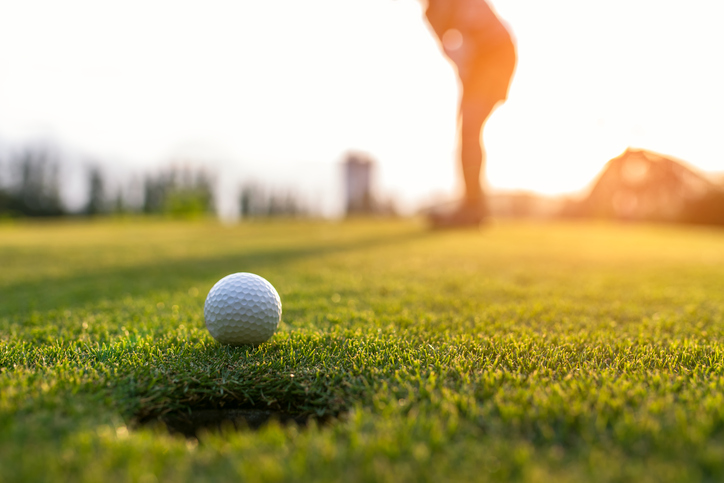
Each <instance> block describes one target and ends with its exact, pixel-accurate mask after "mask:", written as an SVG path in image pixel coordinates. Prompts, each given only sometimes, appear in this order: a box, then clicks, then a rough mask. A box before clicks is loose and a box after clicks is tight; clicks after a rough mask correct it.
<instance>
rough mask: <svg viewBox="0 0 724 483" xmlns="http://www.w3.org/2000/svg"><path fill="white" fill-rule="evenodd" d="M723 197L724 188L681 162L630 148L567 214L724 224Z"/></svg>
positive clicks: (605, 170) (615, 160)
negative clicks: (723, 190)
mask: <svg viewBox="0 0 724 483" xmlns="http://www.w3.org/2000/svg"><path fill="white" fill-rule="evenodd" d="M721 201H724V197H722V194H721V188H720V187H718V186H717V185H715V184H714V183H713V182H712V181H711V180H709V179H708V178H707V177H706V176H704V175H702V174H700V173H698V172H696V171H695V170H694V169H692V168H690V167H688V166H686V165H685V164H684V163H683V162H681V161H679V160H676V159H673V158H670V157H667V156H663V155H661V154H656V153H653V152H651V151H646V150H643V149H632V148H629V149H627V150H626V151H625V152H624V153H623V154H621V155H620V156H617V157H615V158H613V159H612V160H610V161H609V162H608V163H607V164H606V166H605V168H604V169H603V171H602V172H601V174H600V175H599V177H598V179H597V180H596V182H595V184H594V185H593V187H592V189H591V191H590V193H589V194H588V196H587V197H586V198H585V199H583V200H581V201H579V202H572V203H570V204H569V205H568V207H566V209H565V210H564V214H565V215H568V216H583V217H593V218H604V219H617V220H632V221H668V222H690V223H722V222H724V204H722V203H721ZM717 204H718V205H719V207H717ZM717 219H720V220H721V221H717Z"/></svg>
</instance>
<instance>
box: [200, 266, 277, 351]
mask: <svg viewBox="0 0 724 483" xmlns="http://www.w3.org/2000/svg"><path fill="white" fill-rule="evenodd" d="M281 318H282V302H281V300H280V299H279V294H278V293H277V291H276V290H274V287H273V286H272V284H270V283H269V282H267V281H266V280H265V279H264V278H262V277H260V276H259V275H255V274H253V273H243V272H242V273H233V274H231V275H227V276H226V277H224V278H222V279H221V280H219V281H218V282H216V285H214V286H213V287H212V288H211V291H209V295H208V296H207V297H206V303H205V304H204V319H205V320H206V328H207V329H209V332H210V333H211V335H212V336H213V338H214V339H216V340H218V341H219V342H221V343H222V344H230V345H245V344H250V345H254V344H260V343H262V342H264V341H266V340H267V339H269V337H271V336H272V335H274V332H275V331H276V330H277V326H278V325H279V321H280V320H281Z"/></svg>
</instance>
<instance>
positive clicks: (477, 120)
mask: <svg viewBox="0 0 724 483" xmlns="http://www.w3.org/2000/svg"><path fill="white" fill-rule="evenodd" d="M494 107H495V104H494V103H489V102H486V101H484V100H481V99H480V98H468V97H466V96H465V95H464V94H463V98H462V102H461V104H460V122H461V125H460V162H461V167H462V172H463V180H464V182H465V201H466V202H467V203H469V204H471V205H482V204H483V203H484V201H485V200H484V195H483V189H482V187H481V181H480V174H481V172H482V171H483V169H484V166H485V150H484V148H483V145H482V136H481V134H482V130H483V125H484V124H485V120H486V119H487V118H488V116H489V115H490V113H491V112H492V110H493V108H494Z"/></svg>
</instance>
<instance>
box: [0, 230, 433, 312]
mask: <svg viewBox="0 0 724 483" xmlns="http://www.w3.org/2000/svg"><path fill="white" fill-rule="evenodd" d="M425 236H427V232H425V231H423V230H416V231H411V232H405V233H401V234H397V235H394V236H389V235H386V236H378V237H372V238H365V239H363V240H355V241H352V242H344V243H335V244H325V245H319V246H307V247H303V248H288V249H279V250H269V249H263V250H256V251H249V252H246V253H238V254H231V255H224V256H219V257H203V258H192V259H185V260H166V261H163V262H160V263H155V264H143V265H136V266H130V267H121V268H116V267H114V268H111V269H107V270H104V269H99V270H98V271H96V272H93V273H83V274H77V275H72V276H66V277H57V278H52V279H46V280H42V281H38V280H35V281H29V282H21V283H17V284H10V285H8V286H6V287H4V288H3V294H2V300H0V317H7V316H23V315H25V314H27V313H29V312H32V311H46V310H51V309H71V308H75V307H81V306H84V305H87V304H89V303H94V302H98V301H101V300H109V301H113V300H118V299H121V298H123V297H126V296H129V295H130V296H140V295H144V294H148V293H151V292H159V291H177V290H182V289H188V288H190V287H192V286H194V285H198V284H199V283H200V282H204V281H215V280H217V279H218V278H220V277H221V276H222V275H226V274H228V273H233V272H239V271H251V272H254V271H259V270H260V269H263V268H275V267H278V266H280V265H284V264H289V263H291V262H294V261H297V260H301V259H304V258H312V257H317V256H322V255H329V254H336V253H342V252H347V251H355V250H364V249H370V248H376V247H381V246H385V245H394V244H400V243H405V242H409V241H413V240H415V239H419V238H423V237H425Z"/></svg>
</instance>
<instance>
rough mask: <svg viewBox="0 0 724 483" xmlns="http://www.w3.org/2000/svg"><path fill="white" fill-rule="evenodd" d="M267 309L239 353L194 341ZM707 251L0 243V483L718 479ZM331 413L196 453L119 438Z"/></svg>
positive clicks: (712, 251) (405, 227) (488, 242)
mask: <svg viewBox="0 0 724 483" xmlns="http://www.w3.org/2000/svg"><path fill="white" fill-rule="evenodd" d="M237 271H250V272H254V273H258V274H260V275H262V276H263V277H265V278H267V279H268V280H269V281H271V282H272V284H274V285H275V287H276V288H277V290H278V291H279V293H280V295H281V297H282V302H283V307H284V315H283V323H282V324H281V326H280V329H279V331H278V332H277V334H276V335H275V336H274V337H273V338H272V339H271V340H270V341H269V342H268V343H266V344H263V345H261V346H259V347H258V348H248V347H241V348H231V347H225V346H220V345H219V344H217V343H216V342H215V341H214V340H213V339H212V338H211V337H210V336H209V334H208V333H207V331H206V329H205V327H204V321H203V303H204V298H205V295H206V293H207V292H208V290H209V289H210V288H211V286H212V285H213V284H214V283H215V282H216V281H217V280H218V279H220V278H221V277H222V276H224V275H227V274H229V273H232V272H237ZM723 314H724V231H722V230H708V229H698V228H675V227H665V226H658V227H657V226H633V225H631V226H611V225H599V224H583V223H581V224H573V223H572V224H516V223H510V224H506V223H502V224H497V225H493V226H491V227H488V228H487V229H485V230H483V231H480V232H477V231H462V232H450V233H430V232H428V231H426V230H425V229H424V228H423V227H422V226H420V225H418V224H415V223H413V222H384V223H373V222H364V221H358V222H347V223H340V224H335V223H322V222H275V223H249V224H241V225H236V226H223V225H220V224H216V223H212V222H190V223H175V222H164V221H148V220H145V221H144V220H138V221H125V222H122V221H116V222H107V221H103V222H96V223H66V224H16V225H1V226H0V480H2V481H16V480H18V481H52V482H58V481H108V482H112V481H140V482H151V481H193V482H203V481H224V480H227V481H231V480H232V478H233V479H235V480H248V481H274V480H295V481H309V480H328V481H340V480H344V481H404V480H410V481H415V480H417V481H444V480H486V479H494V480H522V481H553V480H556V481H616V480H635V481H690V480H710V481H716V480H719V481H720V480H722V479H723V478H724V375H723V372H724V367H723V362H724V315H723ZM221 405H225V406H226V407H229V406H243V407H257V408H271V409H275V410H283V411H292V412H305V413H311V414H318V415H322V416H323V415H329V414H338V413H340V412H341V413H343V414H344V416H343V417H342V418H341V419H339V420H336V421H335V422H332V423H330V424H326V425H316V424H314V423H313V424H311V425H310V427H308V428H307V429H302V428H298V427H296V426H280V425H278V424H274V423H272V424H270V425H268V426H266V427H265V428H263V429H262V430H260V431H258V432H254V431H250V430H245V431H238V432H234V431H231V430H226V431H222V432H220V433H219V432H209V433H203V434H201V435H200V437H199V439H198V440H194V439H185V438H183V437H180V436H172V435H169V434H168V433H167V432H165V431H164V430H163V429H162V428H160V427H158V426H156V427H136V426H134V424H133V422H134V418H138V417H143V416H149V415H158V414H161V413H163V412H167V411H178V410H188V409H190V408H201V407H210V406H221Z"/></svg>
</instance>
